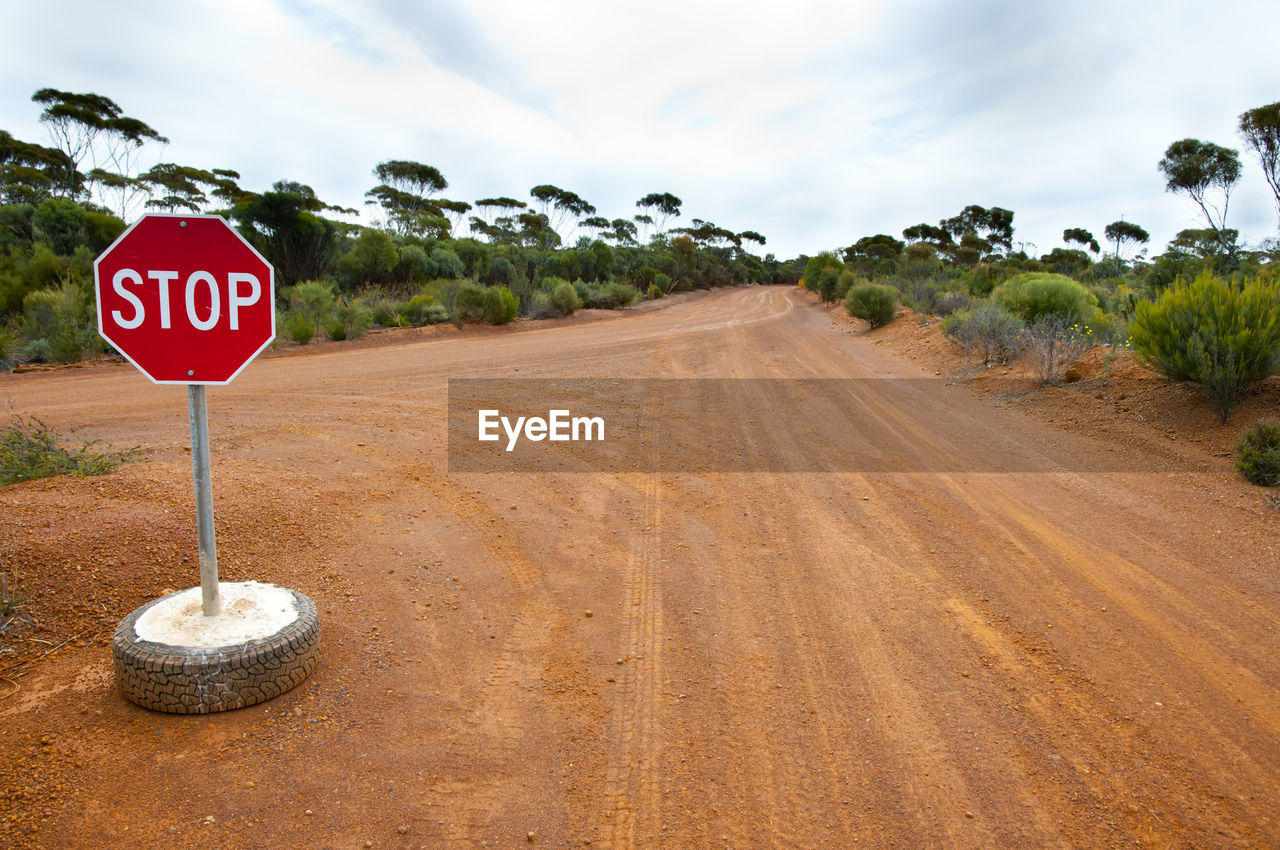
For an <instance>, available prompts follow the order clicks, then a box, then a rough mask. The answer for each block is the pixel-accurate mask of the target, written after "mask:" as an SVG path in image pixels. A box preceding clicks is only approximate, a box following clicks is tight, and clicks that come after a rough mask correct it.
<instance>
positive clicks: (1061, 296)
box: [991, 272, 1098, 323]
mask: <svg viewBox="0 0 1280 850" xmlns="http://www.w3.org/2000/svg"><path fill="white" fill-rule="evenodd" d="M991 300H992V301H994V302H996V303H997V304H999V305H1000V306H1002V307H1004V308H1005V309H1006V310H1008V311H1009V312H1011V313H1015V314H1017V315H1018V316H1021V317H1022V319H1023V321H1026V322H1029V323H1030V322H1035V321H1036V320H1037V319H1039V318H1040V317H1041V316H1047V315H1049V314H1051V313H1056V314H1058V315H1061V316H1062V317H1063V318H1066V319H1068V321H1069V323H1070V322H1083V321H1085V320H1087V319H1088V318H1089V317H1090V316H1092V315H1093V311H1094V309H1095V308H1096V307H1097V306H1098V300H1097V299H1096V298H1094V297H1093V296H1092V295H1090V294H1089V290H1087V289H1085V288H1084V287H1083V286H1081V285H1080V284H1078V283H1076V282H1075V281H1074V280H1072V279H1071V278H1069V277H1066V276H1064V275H1060V274H1047V273H1045V272H1025V273H1023V274H1019V275H1014V276H1013V277H1011V278H1009V279H1008V280H1006V281H1005V282H1004V283H1002V284H1000V285H999V286H997V287H996V288H995V289H994V290H993V291H992V293H991Z"/></svg>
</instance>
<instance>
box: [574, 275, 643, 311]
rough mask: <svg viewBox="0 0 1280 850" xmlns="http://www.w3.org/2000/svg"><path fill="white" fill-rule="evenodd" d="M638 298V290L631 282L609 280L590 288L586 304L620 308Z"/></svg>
mask: <svg viewBox="0 0 1280 850" xmlns="http://www.w3.org/2000/svg"><path fill="white" fill-rule="evenodd" d="M639 300H640V290H638V289H636V288H635V287H634V286H632V285H631V284H629V283H617V282H615V281H609V282H608V283H606V284H603V285H601V286H600V287H598V288H596V289H592V290H590V293H589V294H588V296H587V306H588V307H595V308H598V309H603V310H620V309H622V308H623V307H630V306H631V305H632V304H634V303H636V302H637V301H639Z"/></svg>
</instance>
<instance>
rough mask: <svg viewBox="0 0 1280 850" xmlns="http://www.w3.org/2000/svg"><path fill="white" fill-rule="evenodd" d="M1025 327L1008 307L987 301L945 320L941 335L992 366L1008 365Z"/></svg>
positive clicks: (953, 314)
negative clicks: (998, 364)
mask: <svg viewBox="0 0 1280 850" xmlns="http://www.w3.org/2000/svg"><path fill="white" fill-rule="evenodd" d="M1022 327H1023V325H1022V320H1021V319H1019V318H1018V317H1017V316H1015V315H1013V314H1012V313H1010V312H1009V311H1008V310H1006V309H1005V308H1003V307H1001V306H1000V305H998V304H992V303H990V302H984V303H981V304H979V305H978V306H976V307H974V308H973V309H972V310H961V311H959V312H956V313H952V314H951V315H950V316H948V317H947V318H946V320H944V321H943V323H942V333H943V335H945V336H947V337H948V338H950V339H952V340H954V341H955V342H958V343H960V345H962V346H964V350H965V351H967V352H969V353H971V354H977V355H978V356H979V357H981V358H982V362H983V364H984V365H988V366H989V365H991V364H992V363H1007V362H1009V357H1010V355H1012V354H1013V352H1014V351H1015V350H1016V349H1017V345H1018V334H1019V333H1021V331H1022Z"/></svg>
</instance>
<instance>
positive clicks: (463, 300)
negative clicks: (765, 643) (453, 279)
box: [453, 281, 485, 324]
mask: <svg viewBox="0 0 1280 850" xmlns="http://www.w3.org/2000/svg"><path fill="white" fill-rule="evenodd" d="M484 305H485V297H484V287H482V286H478V285H477V284H474V283H471V282H470V281H467V282H464V283H462V284H461V285H460V286H459V287H458V292H457V294H456V295H454V297H453V320H454V321H455V322H457V323H458V324H462V323H464V322H479V321H481V320H482V319H484Z"/></svg>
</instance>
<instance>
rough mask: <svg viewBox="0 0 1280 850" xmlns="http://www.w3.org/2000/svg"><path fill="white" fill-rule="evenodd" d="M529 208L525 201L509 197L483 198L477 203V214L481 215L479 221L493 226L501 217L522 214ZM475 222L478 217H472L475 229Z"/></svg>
mask: <svg viewBox="0 0 1280 850" xmlns="http://www.w3.org/2000/svg"><path fill="white" fill-rule="evenodd" d="M528 208H529V205H528V204H526V203H525V202H524V201H519V200H516V199H515V198H507V197H501V198H482V199H480V200H478V201H476V212H478V213H479V214H480V215H479V219H480V220H481V221H482V222H483V223H485V224H489V225H492V224H493V223H494V220H495V219H497V218H499V217H503V216H505V217H510V216H514V215H516V214H517V213H518V212H521V211H523V210H526V209H528ZM475 220H476V217H475V216H473V217H472V227H473V228H474V227H475Z"/></svg>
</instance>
